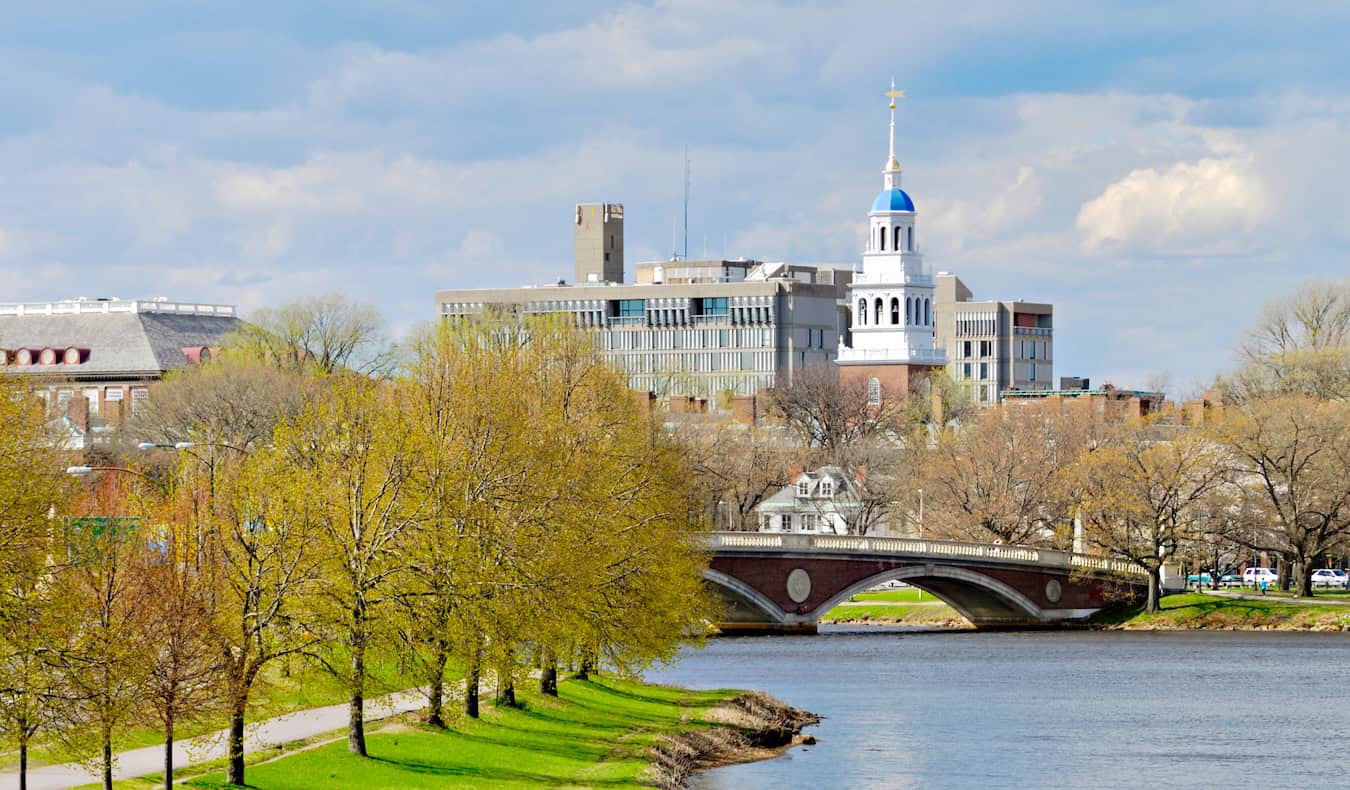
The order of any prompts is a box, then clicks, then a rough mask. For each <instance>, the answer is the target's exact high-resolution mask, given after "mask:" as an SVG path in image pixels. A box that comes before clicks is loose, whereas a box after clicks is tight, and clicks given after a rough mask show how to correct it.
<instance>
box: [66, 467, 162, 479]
mask: <svg viewBox="0 0 1350 790" xmlns="http://www.w3.org/2000/svg"><path fill="white" fill-rule="evenodd" d="M94 472H122V473H124V474H129V475H140V476H141V477H145V472H140V471H137V470H135V469H128V468H126V467H125V466H67V467H66V474H68V475H74V476H75V477H84V476H85V475H91V474H93V473H94Z"/></svg>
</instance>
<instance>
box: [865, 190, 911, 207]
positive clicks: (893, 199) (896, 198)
mask: <svg viewBox="0 0 1350 790" xmlns="http://www.w3.org/2000/svg"><path fill="white" fill-rule="evenodd" d="M872 210H873V211H913V210H914V201H912V200H910V199H909V195H907V194H905V190H903V189H883V190H881V194H880V195H877V199H876V200H873V201H872Z"/></svg>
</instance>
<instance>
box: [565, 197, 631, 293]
mask: <svg viewBox="0 0 1350 790" xmlns="http://www.w3.org/2000/svg"><path fill="white" fill-rule="evenodd" d="M573 239H574V243H573V250H574V260H575V262H576V263H575V270H574V278H575V279H574V282H577V283H593V282H611V283H621V282H623V205H622V204H620V203H579V204H577V217H576V230H575V233H574V235H573Z"/></svg>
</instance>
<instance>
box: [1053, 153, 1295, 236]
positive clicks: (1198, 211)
mask: <svg viewBox="0 0 1350 790" xmlns="http://www.w3.org/2000/svg"><path fill="white" fill-rule="evenodd" d="M1270 208H1271V206H1270V203H1269V201H1268V200H1267V192H1266V186H1265V184H1263V183H1262V180H1261V178H1260V176H1259V174H1258V173H1257V170H1256V168H1255V166H1254V163H1253V160H1252V158H1251V157H1230V158H1226V159H1213V158H1206V159H1201V160H1199V161H1197V162H1178V163H1176V164H1174V165H1172V166H1171V167H1170V168H1168V169H1167V170H1165V171H1162V172H1159V171H1158V170H1156V169H1154V168H1151V167H1150V168H1141V169H1137V170H1133V171H1131V172H1130V173H1129V175H1127V176H1125V177H1124V178H1122V179H1121V180H1119V181H1117V182H1115V183H1113V184H1111V185H1110V186H1108V187H1107V188H1106V189H1105V190H1104V191H1103V192H1102V193H1101V195H1099V196H1097V197H1096V198H1093V199H1092V200H1090V201H1088V202H1087V203H1084V204H1083V207H1082V209H1080V210H1079V212H1078V217H1077V219H1076V220H1075V222H1074V226H1075V227H1076V228H1077V229H1078V232H1079V234H1080V235H1081V237H1082V248H1083V250H1084V252H1088V253H1093V254H1102V253H1107V252H1117V251H1141V252H1146V253H1158V254H1165V255H1166V254H1189V255H1193V254H1197V253H1198V252H1208V253H1213V254H1221V253H1224V252H1235V251H1241V250H1243V249H1246V248H1248V247H1249V246H1250V244H1251V242H1250V239H1249V238H1248V234H1250V233H1251V231H1253V230H1254V229H1256V228H1257V227H1258V226H1259V225H1261V224H1262V223H1263V222H1265V221H1266V220H1267V219H1268V218H1269V214H1270Z"/></svg>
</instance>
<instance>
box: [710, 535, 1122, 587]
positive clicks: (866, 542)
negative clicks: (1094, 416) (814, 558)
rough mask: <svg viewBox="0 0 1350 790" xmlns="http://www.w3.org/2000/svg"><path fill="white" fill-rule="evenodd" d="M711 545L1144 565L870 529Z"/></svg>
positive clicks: (721, 538)
mask: <svg viewBox="0 0 1350 790" xmlns="http://www.w3.org/2000/svg"><path fill="white" fill-rule="evenodd" d="M706 545H707V546H708V548H710V549H712V550H714V551H716V550H718V549H731V550H735V549H782V550H784V551H803V552H822V553H825V552H828V553H846V554H894V555H905V556H918V557H932V558H953V559H972V560H994V561H1001V562H1010V563H1020V564H1028V565H1037V566H1040V567H1046V568H1059V569H1065V570H1067V569H1071V568H1081V569H1083V570H1089V571H1099V572H1107V573H1117V574H1122V575H1127V576H1132V575H1142V574H1144V571H1143V569H1141V568H1139V567H1138V566H1136V565H1134V564H1132V563H1128V562H1124V561H1122V560H1116V559H1111V558H1109V557H1095V556H1091V555H1087V554H1073V553H1071V552H1067V551H1058V550H1055V549H1039V548H1035V547H1033V546H1007V545H1003V544H1000V543H969V542H965V541H959V540H923V539H921V538H895V537H882V536H869V535H812V534H804V533H789V532H713V533H710V534H709V535H708V536H707V537H706Z"/></svg>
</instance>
